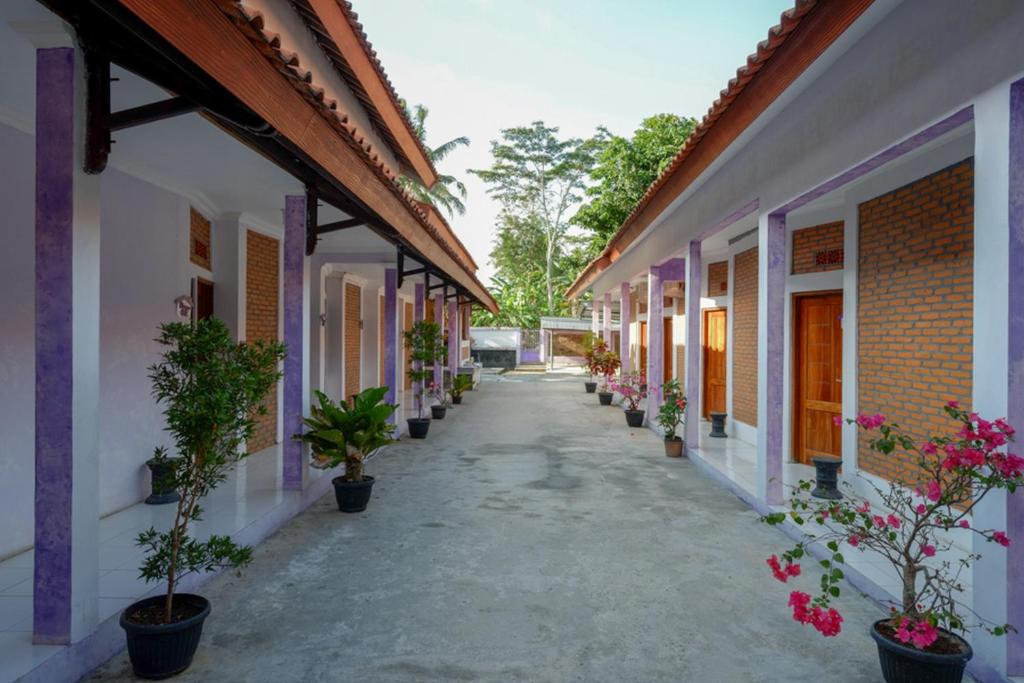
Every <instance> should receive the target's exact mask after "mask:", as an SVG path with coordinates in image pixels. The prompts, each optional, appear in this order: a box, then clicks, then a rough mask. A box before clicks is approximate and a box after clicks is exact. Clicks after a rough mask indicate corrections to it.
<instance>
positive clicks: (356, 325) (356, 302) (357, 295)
mask: <svg viewBox="0 0 1024 683" xmlns="http://www.w3.org/2000/svg"><path fill="white" fill-rule="evenodd" d="M362 297H363V290H362V288H361V287H360V286H359V285H355V284H352V283H351V282H346V283H345V324H344V331H345V335H344V341H343V344H344V354H345V356H344V359H345V398H346V399H347V398H349V397H351V396H354V395H355V394H358V393H359V392H360V390H361V386H360V367H361V364H362V355H363V354H362V350H363V343H362V342H363V333H362V329H360V318H361V315H360V314H361V312H362V303H361V302H362Z"/></svg>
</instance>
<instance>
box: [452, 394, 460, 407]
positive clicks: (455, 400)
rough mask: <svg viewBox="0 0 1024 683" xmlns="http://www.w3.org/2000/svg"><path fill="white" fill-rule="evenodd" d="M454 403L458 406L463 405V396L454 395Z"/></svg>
mask: <svg viewBox="0 0 1024 683" xmlns="http://www.w3.org/2000/svg"><path fill="white" fill-rule="evenodd" d="M452 403H454V404H455V405H457V406H461V405H462V396H452Z"/></svg>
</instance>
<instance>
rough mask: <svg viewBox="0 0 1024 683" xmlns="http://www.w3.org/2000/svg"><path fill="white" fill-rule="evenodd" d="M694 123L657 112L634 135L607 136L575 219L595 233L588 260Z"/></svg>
mask: <svg viewBox="0 0 1024 683" xmlns="http://www.w3.org/2000/svg"><path fill="white" fill-rule="evenodd" d="M696 125H697V120H696V119H694V118H687V117H684V116H677V115H675V114H655V115H654V116H650V117H648V118H646V119H644V120H643V121H641V122H640V127H639V128H637V129H636V130H635V131H634V132H633V137H632V138H629V139H626V138H624V137H620V136H618V135H613V136H610V137H609V138H608V140H607V142H606V144H605V145H604V146H603V149H602V150H601V153H600V154H599V155H598V158H597V163H596V164H595V165H594V167H593V170H591V172H590V179H591V181H593V184H591V185H590V186H589V187H588V188H587V190H586V197H587V199H588V201H587V203H585V204H584V205H583V206H581V207H580V209H579V211H577V212H576V215H575V216H574V217H573V223H575V224H576V225H579V226H580V227H582V228H584V229H586V230H588V231H590V232H591V234H592V238H591V241H590V244H589V245H588V248H587V252H588V256H589V257H590V258H593V257H595V256H597V255H598V253H600V251H601V250H602V249H604V247H605V245H606V244H607V243H608V240H609V239H610V238H611V236H612V235H614V234H615V231H616V230H618V229H619V226H621V225H622V224H623V222H625V220H626V219H627V218H628V217H629V214H630V213H631V212H632V211H633V208H634V207H635V206H636V205H637V202H639V201H640V199H641V198H642V197H643V195H644V192H646V191H647V188H648V187H649V186H650V184H651V183H653V182H654V180H655V179H656V178H657V177H658V176H659V175H660V174H661V172H662V171H663V170H665V167H666V166H668V164H669V162H670V161H672V158H673V157H674V156H675V155H676V153H677V152H679V150H680V148H681V147H682V146H683V143H684V142H685V141H686V138H688V137H689V136H690V133H692V132H693V129H694V128H695V127H696ZM590 258H588V259H587V260H588V261H589V260H590Z"/></svg>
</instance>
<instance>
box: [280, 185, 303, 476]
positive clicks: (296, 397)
mask: <svg viewBox="0 0 1024 683" xmlns="http://www.w3.org/2000/svg"><path fill="white" fill-rule="evenodd" d="M305 260H306V197H305V196H304V195H288V196H287V197H285V200H284V277H283V296H282V298H283V301H282V305H283V308H284V345H285V347H286V348H287V353H288V355H287V356H285V359H284V387H283V400H282V411H283V412H282V416H283V421H284V434H285V437H286V438H285V439H284V443H283V444H282V445H281V451H282V455H283V457H284V480H283V484H282V485H283V487H284V488H285V489H289V490H301V489H302V485H303V477H304V474H305V469H306V468H305V463H304V462H303V457H302V456H303V447H302V442H300V441H296V440H294V439H291V438H288V435H290V434H297V433H298V432H300V431H302V405H303V395H302V392H303V388H302V387H303V372H304V371H303V367H304V365H305V362H304V361H305V359H304V355H305V353H306V350H305V345H304V343H303V322H302V317H303V316H302V308H303V303H304V302H303V293H304V289H305V288H304V279H305Z"/></svg>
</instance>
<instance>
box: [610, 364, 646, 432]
mask: <svg viewBox="0 0 1024 683" xmlns="http://www.w3.org/2000/svg"><path fill="white" fill-rule="evenodd" d="M610 387H611V390H612V391H613V392H616V393H618V394H619V395H620V396H622V400H623V401H625V403H626V408H625V413H626V424H628V425H629V426H630V427H643V426H644V411H643V410H641V409H640V402H641V401H643V400H644V399H645V398H647V396H648V395H649V391H648V389H647V378H646V377H644V376H643V375H633V374H629V373H627V374H623V375H622V376H621V377H619V380H618V381H617V382H616V381H612V382H611V383H610Z"/></svg>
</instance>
